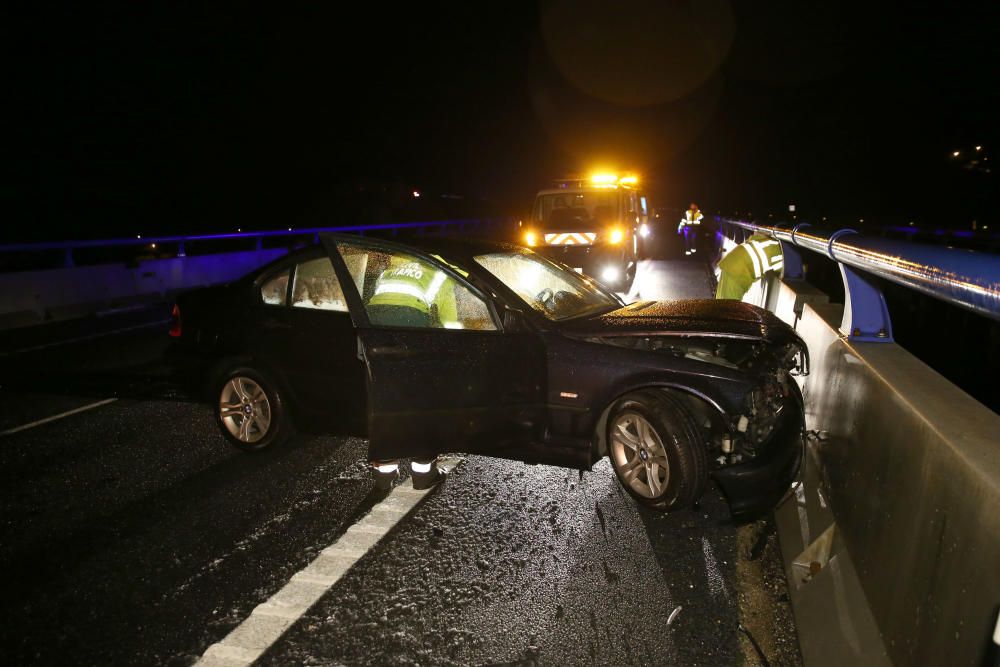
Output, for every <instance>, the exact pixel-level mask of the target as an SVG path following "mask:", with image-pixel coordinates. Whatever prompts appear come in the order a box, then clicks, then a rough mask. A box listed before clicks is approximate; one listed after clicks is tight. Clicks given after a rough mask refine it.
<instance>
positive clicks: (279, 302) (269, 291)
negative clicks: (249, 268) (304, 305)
mask: <svg viewBox="0 0 1000 667" xmlns="http://www.w3.org/2000/svg"><path fill="white" fill-rule="evenodd" d="M288 273H289V269H285V270H283V271H281V272H279V273H277V274H275V275H273V276H271V277H269V278H266V279H265V280H264V282H263V283H262V284H261V286H260V298H261V300H262V301H263V302H264V303H266V304H268V305H271V306H284V305H287V303H288Z"/></svg>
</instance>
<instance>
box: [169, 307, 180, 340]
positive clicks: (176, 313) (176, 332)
mask: <svg viewBox="0 0 1000 667" xmlns="http://www.w3.org/2000/svg"><path fill="white" fill-rule="evenodd" d="M170 335H171V336H173V337H174V338H178V337H179V336H180V335H181V308H180V306H178V305H177V304H176V303H175V304H174V309H173V310H172V311H170Z"/></svg>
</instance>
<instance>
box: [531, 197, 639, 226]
mask: <svg viewBox="0 0 1000 667" xmlns="http://www.w3.org/2000/svg"><path fill="white" fill-rule="evenodd" d="M534 218H535V220H537V221H538V222H540V223H541V224H542V225H543V226H544V227H545V228H546V229H553V230H565V231H573V230H574V229H576V228H579V227H580V226H584V227H590V226H593V225H598V226H600V225H607V224H611V223H613V222H615V221H616V220H618V218H619V211H618V193H617V191H614V190H601V191H597V192H565V193H558V194H546V195H539V196H538V199H537V200H536V201H535V212H534Z"/></svg>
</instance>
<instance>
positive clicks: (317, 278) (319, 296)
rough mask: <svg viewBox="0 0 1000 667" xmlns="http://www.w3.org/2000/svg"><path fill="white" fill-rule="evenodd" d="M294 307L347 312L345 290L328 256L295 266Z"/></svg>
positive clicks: (293, 284)
mask: <svg viewBox="0 0 1000 667" xmlns="http://www.w3.org/2000/svg"><path fill="white" fill-rule="evenodd" d="M286 280H287V278H286ZM292 307H293V308H315V309H318V310H333V311H336V312H341V313H346V312H347V301H345V300H344V291H343V290H342V289H341V287H340V282H339V281H338V280H337V276H336V274H335V273H334V272H333V264H331V263H330V259H329V258H328V257H319V258H317V259H313V260H309V261H307V262H302V263H301V264H297V265H296V266H295V275H294V278H293V279H292Z"/></svg>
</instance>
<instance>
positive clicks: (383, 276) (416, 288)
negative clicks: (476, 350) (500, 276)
mask: <svg viewBox="0 0 1000 667" xmlns="http://www.w3.org/2000/svg"><path fill="white" fill-rule="evenodd" d="M338 249H339V250H340V255H341V257H343V259H344V263H345V264H346V265H347V270H348V272H349V273H350V274H351V277H352V278H353V279H354V283H355V285H356V286H357V288H358V294H360V295H361V302H362V304H363V305H364V308H365V312H366V313H367V315H368V320H369V322H371V323H372V324H373V325H375V326H382V327H419V328H435V329H472V330H477V331H494V330H496V328H497V326H496V322H495V321H494V320H493V315H492V313H491V311H490V308H489V306H488V305H487V304H486V301H484V300H483V299H482V298H481V297H480V296H479V295H477V294H476V293H475V292H473V291H472V289H471V288H469V287H468V286H467V285H465V284H463V283H462V282H461V281H460V280H458V279H457V278H456V277H455V276H453V275H452V274H451V273H449V272H447V271H445V270H444V268H443V267H442V266H440V265H437V264H435V263H433V262H431V261H429V260H426V259H423V258H420V257H416V256H414V255H410V254H408V253H404V252H399V251H395V250H393V251H388V250H383V249H376V248H370V247H364V246H356V245H352V244H347V243H340V244H338Z"/></svg>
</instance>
